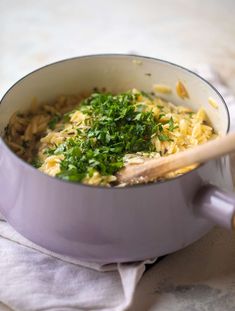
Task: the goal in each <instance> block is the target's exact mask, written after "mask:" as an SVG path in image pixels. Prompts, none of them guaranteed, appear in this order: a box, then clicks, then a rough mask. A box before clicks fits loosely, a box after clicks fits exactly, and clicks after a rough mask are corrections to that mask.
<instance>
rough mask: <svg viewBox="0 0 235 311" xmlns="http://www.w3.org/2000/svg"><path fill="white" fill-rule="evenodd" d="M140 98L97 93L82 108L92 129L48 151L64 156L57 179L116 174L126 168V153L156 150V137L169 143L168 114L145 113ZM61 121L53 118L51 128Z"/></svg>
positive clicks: (78, 133)
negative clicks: (164, 120) (165, 129)
mask: <svg viewBox="0 0 235 311" xmlns="http://www.w3.org/2000/svg"><path fill="white" fill-rule="evenodd" d="M144 96H146V95H144ZM146 97H147V96H146ZM136 98H137V96H136V95H135V94H132V93H131V92H128V93H123V94H120V95H115V96H114V95H111V94H102V93H94V94H92V95H91V96H90V97H89V98H87V99H85V100H84V101H83V102H82V103H81V105H80V106H79V108H78V109H79V110H80V111H81V112H83V113H84V114H86V115H88V119H87V123H89V127H88V128H85V129H84V130H83V131H80V130H79V129H78V131H77V135H76V136H74V137H71V138H69V139H67V140H66V141H65V142H64V143H62V144H60V145H58V147H55V148H51V149H47V150H46V151H45V153H46V154H48V155H53V154H55V155H60V154H63V156H64V159H63V160H62V161H61V164H60V173H59V174H58V175H57V176H58V177H60V178H62V179H66V180H70V181H82V180H83V179H84V178H85V177H86V176H89V177H92V175H93V174H94V172H95V171H98V172H99V173H100V174H101V175H102V176H108V175H114V174H115V173H116V172H117V171H118V170H119V169H120V168H122V167H123V165H124V163H123V156H124V155H125V154H127V153H136V152H152V151H156V148H155V146H154V145H153V144H152V142H151V138H152V136H153V135H157V136H158V138H159V140H161V141H169V140H170V139H169V137H168V136H167V135H166V134H164V133H163V127H162V123H161V121H160V119H161V117H162V116H164V114H161V115H160V116H159V118H158V120H156V118H155V116H154V114H153V112H152V111H145V109H144V105H136ZM71 113H72V112H71ZM71 113H69V114H67V115H66V116H65V117H66V118H67V117H68V115H71ZM60 120H61V117H60V118H58V117H57V118H55V119H54V118H53V119H52V120H51V121H50V126H51V128H52V127H55V126H56V123H57V122H58V121H60ZM172 126H174V123H173V120H172V119H170V121H169V127H170V128H171V129H172Z"/></svg>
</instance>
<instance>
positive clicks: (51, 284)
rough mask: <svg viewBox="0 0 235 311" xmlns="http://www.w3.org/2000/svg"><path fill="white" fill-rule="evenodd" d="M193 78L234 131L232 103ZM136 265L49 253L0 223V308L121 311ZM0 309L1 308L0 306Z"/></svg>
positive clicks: (206, 72)
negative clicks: (221, 102) (212, 95)
mask: <svg viewBox="0 0 235 311" xmlns="http://www.w3.org/2000/svg"><path fill="white" fill-rule="evenodd" d="M197 72H198V73H199V74H200V75H202V76H203V77H205V78H206V79H207V80H209V81H210V82H211V83H212V84H213V85H215V86H216V87H217V89H218V90H219V91H220V92H221V94H222V95H223V96H224V98H225V100H226V102H227V104H228V106H229V110H230V114H231V125H232V126H231V129H232V130H234V129H235V102H234V98H233V96H231V95H230V93H229V90H228V89H227V88H226V86H225V85H224V84H223V83H222V81H221V80H220V78H219V75H217V74H216V73H215V72H214V71H213V70H212V69H211V68H210V67H208V66H201V67H200V68H198V70H197ZM155 261H156V258H154V259H150V260H147V261H142V262H135V263H126V264H125V263H123V264H108V265H100V264H95V263H92V264H91V263H87V262H82V261H79V260H76V259H74V258H69V257H66V256H62V255H60V254H57V253H54V252H50V251H48V250H46V249H44V248H42V247H39V246H37V245H35V244H34V243H32V242H30V241H29V240H27V239H25V238H24V237H22V236H21V235H20V234H18V233H17V232H16V231H15V230H14V229H13V228H12V227H11V226H10V225H9V224H7V223H6V222H5V221H4V220H3V219H2V220H1V221H0V302H2V303H3V304H4V305H7V306H9V308H10V309H9V310H16V311H36V310H58V311H59V310H61V311H62V310H63V311H68V310H82V311H83V310H84V311H85V310H100V311H102V310H110V311H122V310H127V309H128V308H129V307H130V306H131V304H132V302H133V297H134V294H135V291H136V287H137V284H138V282H139V280H140V279H141V277H142V275H143V273H144V270H145V266H146V265H147V264H151V263H154V262H155ZM0 307H1V305H0Z"/></svg>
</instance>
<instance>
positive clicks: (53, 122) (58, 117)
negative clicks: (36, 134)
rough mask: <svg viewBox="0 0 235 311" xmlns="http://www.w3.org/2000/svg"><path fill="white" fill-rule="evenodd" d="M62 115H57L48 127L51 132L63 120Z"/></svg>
mask: <svg viewBox="0 0 235 311" xmlns="http://www.w3.org/2000/svg"><path fill="white" fill-rule="evenodd" d="M61 118H62V117H61V115H55V116H54V117H53V118H52V119H51V120H50V121H49V122H48V127H49V128H50V129H51V130H54V129H55V126H56V124H57V123H58V122H59V121H60V120H61Z"/></svg>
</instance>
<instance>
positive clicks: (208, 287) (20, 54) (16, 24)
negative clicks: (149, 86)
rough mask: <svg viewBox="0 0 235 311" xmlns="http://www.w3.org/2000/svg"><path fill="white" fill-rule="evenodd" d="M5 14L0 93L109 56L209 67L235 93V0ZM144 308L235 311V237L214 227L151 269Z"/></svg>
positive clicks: (107, 4)
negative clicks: (69, 61) (53, 70)
mask: <svg viewBox="0 0 235 311" xmlns="http://www.w3.org/2000/svg"><path fill="white" fill-rule="evenodd" d="M0 12H1V19H0V46H1V49H0V69H1V70H0V96H1V95H3V94H4V92H5V91H6V90H7V89H8V88H9V87H10V86H11V85H12V84H13V83H14V82H16V81H17V80H18V79H19V78H21V77H22V76H23V75H25V74H27V73H29V72H30V71H32V70H34V69H36V68H38V67H40V66H43V65H45V64H48V63H50V62H53V61H56V60H59V59H63V58H67V57H73V56H77V55H83V54H92V53H107V52H116V53H128V52H131V53H138V54H143V55H149V56H154V57H158V58H162V59H166V60H169V61H172V62H176V63H178V64H181V65H183V66H186V67H191V68H195V67H196V66H197V65H199V64H210V65H212V66H213V67H214V68H215V69H216V70H217V71H218V72H219V73H220V74H221V76H222V77H223V78H224V79H225V80H226V82H227V84H228V85H229V86H230V88H231V90H232V91H233V92H234V93H235V62H234V58H235V40H234V38H235V20H234V13H235V1H234V0H223V1H221V0H204V1H198V0H175V1H174V0H164V1H159V0H145V1H141V0H119V1H108V0H86V1H82V0H69V1H64V0H50V1H48V0H40V1H35V0H21V1H18V0H0ZM0 308H1V310H8V308H7V307H4V306H0ZM142 310H151V311H161V310H164V311H173V310H174V311H183V310H187V311H212V310H213V311H222V310H228V311H232V310H235V236H234V234H231V233H230V232H226V231H225V230H223V229H218V228H217V229H215V230H213V231H212V232H210V233H209V234H208V235H207V236H206V237H204V238H203V239H202V240H200V241H199V242H197V243H195V244H193V245H192V246H190V247H188V248H186V249H184V250H182V251H180V252H177V253H175V254H173V255H170V256H167V257H165V258H164V259H163V260H162V261H161V262H159V263H158V264H157V265H154V266H153V267H151V268H150V269H149V270H148V271H147V272H146V273H145V275H144V277H143V279H142V280H141V282H140V284H139V286H138V289H137V292H136V297H135V301H134V305H133V307H132V308H131V309H130V310H129V311H142Z"/></svg>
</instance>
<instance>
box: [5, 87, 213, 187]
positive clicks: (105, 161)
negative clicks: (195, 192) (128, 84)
mask: <svg viewBox="0 0 235 311" xmlns="http://www.w3.org/2000/svg"><path fill="white" fill-rule="evenodd" d="M215 136H216V135H215V134H214V131H213V128H212V127H211V126H210V125H209V123H208V119H207V116H206V113H205V111H204V110H203V109H202V108H200V109H199V110H198V111H196V112H193V111H192V110H191V109H190V108H187V107H183V106H176V105H174V104H172V103H170V102H167V101H165V100H163V99H161V98H159V97H157V96H153V95H151V96H150V95H149V94H146V93H144V92H141V91H138V90H136V89H133V90H131V91H128V92H126V93H121V94H118V95H112V94H108V93H98V92H96V93H93V94H91V95H90V96H89V97H87V98H85V99H82V97H81V96H60V97H59V98H58V99H57V100H56V101H55V102H54V103H50V104H49V103H44V104H43V103H40V104H39V103H37V101H36V99H35V100H34V101H33V103H32V107H31V109H30V110H29V111H27V112H20V113H16V114H14V115H13V116H12V117H11V119H10V121H9V125H8V126H7V128H6V134H5V140H6V142H7V143H8V145H9V146H10V148H11V149H12V150H13V151H14V152H15V153H17V154H18V155H19V156H20V157H21V158H22V159H24V160H26V161H28V162H29V163H31V164H33V165H34V166H35V167H37V168H38V169H39V170H40V171H42V172H44V173H46V174H49V175H51V176H56V177H58V178H61V179H64V180H70V181H74V182H82V183H85V184H91V185H105V186H110V185H112V184H115V180H116V177H115V174H116V172H117V171H118V170H119V169H121V168H122V167H123V166H126V165H131V164H137V163H142V162H143V161H144V160H145V159H146V158H149V157H164V156H168V155H170V154H173V153H176V152H179V151H182V150H185V149H188V148H192V147H194V146H196V145H198V144H202V143H205V142H206V141H208V140H210V139H212V138H214V137H215ZM191 169H193V166H191V167H186V168H184V169H181V170H178V171H177V172H173V173H169V174H167V175H166V176H164V178H172V177H175V176H177V175H179V174H183V173H185V172H187V171H189V170H191Z"/></svg>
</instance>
